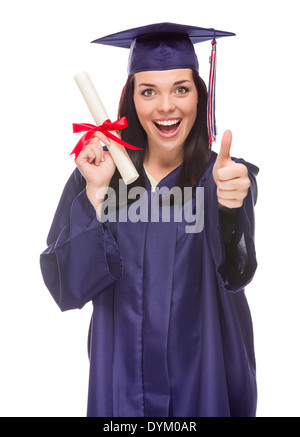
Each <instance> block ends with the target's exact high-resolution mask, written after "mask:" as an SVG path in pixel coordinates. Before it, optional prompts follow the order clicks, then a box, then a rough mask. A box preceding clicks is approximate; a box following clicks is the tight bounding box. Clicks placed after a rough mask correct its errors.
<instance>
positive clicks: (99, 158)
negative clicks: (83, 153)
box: [90, 139, 104, 165]
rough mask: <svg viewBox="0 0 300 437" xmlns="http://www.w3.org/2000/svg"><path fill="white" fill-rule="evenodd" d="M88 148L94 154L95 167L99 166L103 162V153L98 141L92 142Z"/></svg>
mask: <svg viewBox="0 0 300 437" xmlns="http://www.w3.org/2000/svg"><path fill="white" fill-rule="evenodd" d="M90 148H91V150H92V151H93V152H94V154H95V165H100V163H101V162H103V161H104V151H103V148H102V146H101V144H100V142H99V140H98V139H97V141H96V142H92V143H91V144H90Z"/></svg>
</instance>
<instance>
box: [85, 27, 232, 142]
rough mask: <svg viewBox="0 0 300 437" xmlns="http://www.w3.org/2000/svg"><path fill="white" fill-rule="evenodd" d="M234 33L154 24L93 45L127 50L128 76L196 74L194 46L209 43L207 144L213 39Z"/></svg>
mask: <svg viewBox="0 0 300 437" xmlns="http://www.w3.org/2000/svg"><path fill="white" fill-rule="evenodd" d="M234 35H235V34H234V33H231V32H224V31H220V30H216V29H211V28H210V29H206V28H203V27H197V26H188V25H183V24H176V23H157V24H150V25H147V26H141V27H136V28H133V29H128V30H124V31H122V32H118V33H114V34H111V35H107V36H105V37H103V38H99V39H96V40H94V41H92V42H93V43H97V44H105V45H110V46H115V47H123V48H127V49H130V53H129V59H128V74H129V75H131V74H135V73H138V72H140V71H156V70H173V69H181V68H190V69H193V70H196V71H199V63H198V59H197V55H196V53H195V50H194V44H196V43H199V42H203V41H208V40H211V41H212V53H211V57H210V64H211V65H210V76H209V83H208V104H207V106H208V108H207V109H208V110H207V124H208V136H209V140H210V143H212V142H213V141H214V140H215V135H216V123H215V78H216V74H215V67H216V39H217V38H222V37H225V36H234Z"/></svg>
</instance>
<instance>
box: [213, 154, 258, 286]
mask: <svg viewBox="0 0 300 437" xmlns="http://www.w3.org/2000/svg"><path fill="white" fill-rule="evenodd" d="M234 161H235V162H239V163H242V164H244V165H246V167H247V169H248V176H249V179H250V183H251V185H250V188H249V190H248V194H247V196H246V198H245V199H244V202H243V205H242V206H241V207H240V208H238V209H236V210H235V211H234V213H230V212H228V213H222V212H220V211H219V204H218V199H217V193H216V184H215V182H214V179H213V175H212V172H211V173H210V175H209V176H208V178H207V180H206V183H205V190H204V192H205V228H206V236H207V239H208V242H209V245H210V249H211V253H212V257H213V259H214V263H215V267H216V270H217V274H218V279H219V280H220V281H221V282H222V284H223V286H224V288H225V289H226V290H227V291H231V292H237V291H240V290H242V289H243V288H244V287H245V286H246V285H247V284H248V283H249V282H250V281H251V280H252V278H253V276H254V273H255V271H256V268H257V259H256V251H255V242H254V234H255V223H254V206H255V204H256V201H257V184H256V176H257V174H258V172H259V169H258V168H257V167H256V166H255V165H253V164H250V163H248V162H246V161H244V160H242V159H234ZM232 223H234V225H233V226H232Z"/></svg>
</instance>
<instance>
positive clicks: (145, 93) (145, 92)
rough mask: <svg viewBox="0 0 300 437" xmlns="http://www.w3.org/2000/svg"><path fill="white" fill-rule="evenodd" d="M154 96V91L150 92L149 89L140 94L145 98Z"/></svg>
mask: <svg viewBox="0 0 300 437" xmlns="http://www.w3.org/2000/svg"><path fill="white" fill-rule="evenodd" d="M154 94H155V92H154V90H151V89H150V88H149V89H147V90H145V91H143V92H142V95H143V96H145V97H151V96H154Z"/></svg>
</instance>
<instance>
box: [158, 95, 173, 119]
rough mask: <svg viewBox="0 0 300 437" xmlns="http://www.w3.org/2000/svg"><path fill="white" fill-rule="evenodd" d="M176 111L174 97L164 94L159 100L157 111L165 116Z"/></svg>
mask: <svg viewBox="0 0 300 437" xmlns="http://www.w3.org/2000/svg"><path fill="white" fill-rule="evenodd" d="M174 109H175V103H174V101H173V98H172V95H169V94H165V95H164V94H162V95H161V96H160V98H159V101H158V105H157V110H158V111H159V112H161V113H163V114H167V113H170V112H173V111H174Z"/></svg>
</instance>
